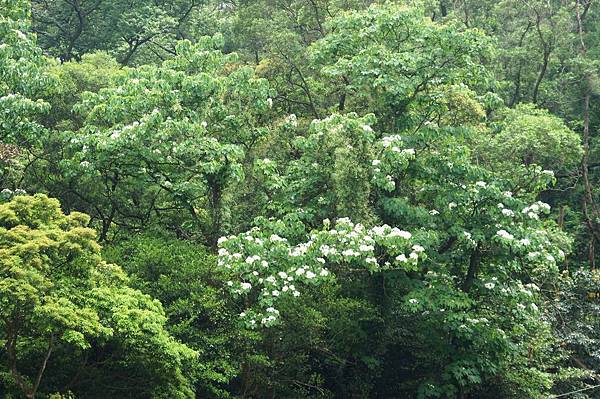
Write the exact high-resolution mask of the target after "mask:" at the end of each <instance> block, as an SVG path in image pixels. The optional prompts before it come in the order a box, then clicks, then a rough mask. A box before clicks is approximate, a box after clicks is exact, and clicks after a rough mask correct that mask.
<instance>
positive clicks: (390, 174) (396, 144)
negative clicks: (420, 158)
mask: <svg viewBox="0 0 600 399" xmlns="http://www.w3.org/2000/svg"><path fill="white" fill-rule="evenodd" d="M403 146H404V144H403V142H402V137H401V136H399V135H392V136H387V137H384V138H383V139H382V140H381V141H380V142H379V147H380V150H381V151H380V154H379V158H377V159H373V160H372V161H371V165H372V166H373V183H374V184H375V185H376V186H378V187H380V188H381V189H383V190H385V191H393V190H394V189H395V188H396V182H395V178H396V177H397V175H398V174H399V173H400V172H401V171H403V170H405V169H406V168H407V167H408V162H409V161H410V160H412V159H414V157H415V150H414V149H413V148H402V147H403Z"/></svg>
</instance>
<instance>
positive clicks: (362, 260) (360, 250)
mask: <svg viewBox="0 0 600 399" xmlns="http://www.w3.org/2000/svg"><path fill="white" fill-rule="evenodd" d="M324 226H325V229H323V230H320V231H315V232H313V233H312V234H311V235H310V239H309V240H308V241H306V242H301V243H299V244H296V245H291V244H290V243H289V242H288V240H287V239H285V238H282V237H280V236H279V235H277V234H272V233H268V234H265V233H263V232H262V231H261V230H260V229H258V228H254V229H252V230H250V231H249V232H247V233H243V234H240V235H238V236H229V237H221V238H220V239H219V240H218V244H219V247H220V248H219V252H218V255H219V256H218V265H219V266H220V267H224V268H225V269H227V270H228V271H229V272H231V273H232V275H233V276H235V278H234V279H232V280H231V281H228V282H227V284H226V285H227V286H228V287H229V288H230V289H231V291H232V292H233V293H234V294H236V295H246V294H248V293H249V292H251V291H252V292H255V293H256V294H258V305H259V306H261V307H263V308H267V307H272V306H273V304H275V303H276V301H277V300H279V299H280V298H284V297H297V296H300V295H301V292H300V291H299V289H298V287H302V286H305V285H310V284H312V285H318V284H320V283H322V282H324V281H326V280H327V279H330V278H332V274H331V271H330V270H329V268H328V267H326V266H329V267H332V266H334V267H343V266H344V265H347V266H350V265H351V267H352V268H356V267H362V268H364V269H367V270H369V271H378V270H381V269H382V268H391V267H402V268H405V269H406V268H413V267H415V266H416V265H417V264H418V262H419V260H421V259H423V258H425V256H426V255H425V248H424V247H423V246H421V245H419V244H415V243H413V242H412V241H411V239H412V234H411V233H410V232H408V231H405V230H401V229H399V228H397V227H390V226H388V225H383V226H376V227H373V228H371V229H368V228H366V227H364V226H363V225H362V224H360V223H358V224H354V223H352V222H351V221H350V220H349V219H347V218H343V219H339V220H338V221H337V223H336V224H335V227H334V228H331V227H330V222H329V221H328V220H325V221H324ZM270 313H271V314H270V315H268V316H264V315H262V313H261V314H258V313H252V312H250V311H247V312H245V315H246V316H248V315H250V316H248V317H251V320H254V323H250V324H251V325H258V324H263V325H270V324H272V323H274V322H275V321H276V319H277V314H276V312H270ZM258 316H260V317H258ZM263 320H265V321H264V322H263Z"/></svg>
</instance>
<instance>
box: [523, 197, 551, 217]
mask: <svg viewBox="0 0 600 399" xmlns="http://www.w3.org/2000/svg"><path fill="white" fill-rule="evenodd" d="M521 212H522V213H523V214H525V215H527V217H529V218H530V219H535V220H538V219H539V218H540V217H539V214H540V213H548V212H550V205H548V204H546V203H545V202H542V201H537V202H535V203H533V204H531V205H530V206H527V207H525V208H523V210H522V211H521Z"/></svg>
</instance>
